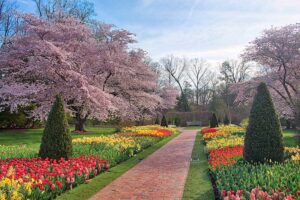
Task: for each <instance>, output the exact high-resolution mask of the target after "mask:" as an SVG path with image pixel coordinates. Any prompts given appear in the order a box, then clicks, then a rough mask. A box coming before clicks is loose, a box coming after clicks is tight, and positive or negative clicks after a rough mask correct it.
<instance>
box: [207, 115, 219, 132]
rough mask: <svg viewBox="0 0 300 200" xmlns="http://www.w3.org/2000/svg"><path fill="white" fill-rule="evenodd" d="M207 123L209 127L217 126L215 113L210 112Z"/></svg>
mask: <svg viewBox="0 0 300 200" xmlns="http://www.w3.org/2000/svg"><path fill="white" fill-rule="evenodd" d="M209 124H210V128H215V127H218V126H219V123H218V119H217V116H216V114H215V113H213V114H212V116H211V119H210V122H209Z"/></svg>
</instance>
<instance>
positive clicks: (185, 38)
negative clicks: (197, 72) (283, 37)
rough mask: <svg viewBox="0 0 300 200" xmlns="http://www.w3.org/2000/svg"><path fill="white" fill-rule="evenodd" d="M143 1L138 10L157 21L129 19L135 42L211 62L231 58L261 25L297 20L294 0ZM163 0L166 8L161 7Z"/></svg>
mask: <svg viewBox="0 0 300 200" xmlns="http://www.w3.org/2000/svg"><path fill="white" fill-rule="evenodd" d="M143 2H144V4H145V5H147V6H148V7H147V9H143V10H141V11H140V13H143V14H144V15H149V17H152V18H153V19H160V20H161V22H159V21H158V23H157V24H155V25H153V26H149V25H146V24H134V25H132V26H129V29H130V30H131V31H133V32H135V33H137V36H138V41H139V44H137V45H138V46H140V47H142V48H144V49H145V50H146V51H148V52H149V54H150V55H151V56H153V57H154V58H155V59H159V58H160V57H162V56H164V55H167V54H171V53H173V54H175V55H184V56H187V57H195V56H197V57H203V58H205V59H210V60H214V61H222V60H225V59H231V58H236V57H238V56H239V54H240V53H241V51H242V50H243V49H244V47H245V46H246V45H247V44H248V42H250V41H252V40H253V39H254V38H255V37H257V36H259V35H260V33H261V32H262V31H263V30H264V29H266V28H270V27H271V26H272V25H274V26H282V25H286V24H291V23H296V22H300V13H299V11H298V8H299V7H300V1H298V0H297V1H296V0H266V1H261V0H228V1H223V0H212V1H204V0H187V1H184V0H173V1H171V0H164V1H163V0H143ZM168 3H169V4H170V6H169V7H167V6H163V7H162V6H161V5H162V4H163V5H167V4H168ZM180 3H181V5H182V6H174V4H180ZM171 8H172V9H171ZM174 9H175V10H174ZM166 24H167V25H166Z"/></svg>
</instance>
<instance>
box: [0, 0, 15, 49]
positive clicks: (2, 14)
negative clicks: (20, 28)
mask: <svg viewBox="0 0 300 200" xmlns="http://www.w3.org/2000/svg"><path fill="white" fill-rule="evenodd" d="M16 9H17V5H16V2H14V1H9V0H0V40H1V46H3V45H5V44H6V43H7V42H8V41H9V39H10V37H11V36H13V35H15V34H16V32H17V25H18V23H19V19H18V17H17V16H16V14H15V10H16Z"/></svg>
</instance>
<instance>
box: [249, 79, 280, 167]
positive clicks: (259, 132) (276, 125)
mask: <svg viewBox="0 0 300 200" xmlns="http://www.w3.org/2000/svg"><path fill="white" fill-rule="evenodd" d="M244 145H245V148H244V159H245V160H246V161H248V162H252V163H267V162H270V161H271V162H283V156H284V151H283V150H284V148H283V140H282V130H281V125H280V121H279V118H278V115H277V113H276V111H275V108H274V104H273V102H272V98H271V95H270V93H269V90H268V88H267V85H266V84H265V83H261V84H260V85H259V86H258V87H257V94H256V96H255V98H254V101H253V105H252V108H251V113H250V118H249V125H248V127H247V131H246V136H245V144H244Z"/></svg>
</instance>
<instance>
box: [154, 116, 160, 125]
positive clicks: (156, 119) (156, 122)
mask: <svg viewBox="0 0 300 200" xmlns="http://www.w3.org/2000/svg"><path fill="white" fill-rule="evenodd" d="M154 124H157V125H159V124H160V123H159V117H158V116H157V117H156V118H155V122H154Z"/></svg>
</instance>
